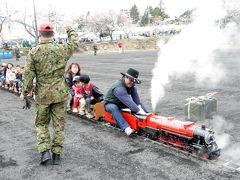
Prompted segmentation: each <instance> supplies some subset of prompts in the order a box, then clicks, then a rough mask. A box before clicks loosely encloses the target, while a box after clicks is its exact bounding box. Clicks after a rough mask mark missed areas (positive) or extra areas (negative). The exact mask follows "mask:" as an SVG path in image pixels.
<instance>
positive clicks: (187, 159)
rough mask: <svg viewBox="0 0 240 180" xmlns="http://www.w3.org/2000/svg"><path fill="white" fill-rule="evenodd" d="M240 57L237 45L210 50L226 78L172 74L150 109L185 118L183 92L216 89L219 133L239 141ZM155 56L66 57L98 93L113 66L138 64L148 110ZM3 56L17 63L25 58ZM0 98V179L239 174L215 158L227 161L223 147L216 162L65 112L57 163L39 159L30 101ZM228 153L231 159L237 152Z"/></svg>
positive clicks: (115, 73) (115, 72)
mask: <svg viewBox="0 0 240 180" xmlns="http://www.w3.org/2000/svg"><path fill="white" fill-rule="evenodd" d="M239 57H240V49H234V50H231V49H228V50H219V51H218V52H217V54H216V58H217V59H218V60H219V61H221V62H222V63H223V64H224V66H225V68H226V79H224V80H223V81H222V82H221V83H220V84H219V85H218V87H216V88H206V87H196V85H195V83H194V80H193V79H192V78H191V77H185V78H184V79H178V80H174V81H173V82H172V86H171V87H169V88H168V89H167V93H166V96H165V97H164V98H163V99H162V101H161V102H160V103H159V105H158V107H157V112H158V113H159V114H160V115H162V116H173V117H176V118H178V119H184V100H185V99H186V98H187V97H191V96H199V95H204V94H206V93H208V92H212V91H217V92H219V95H218V96H217V99H218V115H219V116H221V117H222V119H223V120H224V121H226V124H225V126H224V128H223V129H221V133H222V134H228V135H229V137H230V140H231V144H233V145H238V144H240V136H239V135H240V131H239V130H240V125H239V123H238V121H239V115H240V113H239V100H240V91H239V90H240V87H239V79H240V77H239V76H240V75H239V67H240V66H239V65H240V63H239ZM156 61H157V51H141V52H127V53H125V54H118V53H108V54H99V55H97V56H93V55H89V54H75V55H74V56H73V57H72V58H71V60H70V62H78V63H80V64H81V68H82V72H83V73H86V74H89V75H90V77H91V80H92V81H93V82H94V83H95V84H96V85H97V86H98V87H99V88H100V89H101V90H102V91H103V92H106V90H107V89H108V87H109V86H110V84H111V83H113V82H114V81H115V80H116V79H118V78H120V77H121V76H120V72H126V70H127V69H128V68H129V67H132V68H136V69H138V70H139V71H140V79H141V80H142V81H143V84H141V85H139V87H138V90H139V94H140V97H141V100H142V102H143V103H144V104H145V106H146V107H147V108H148V109H149V111H151V102H150V94H149V89H150V81H151V77H152V69H153V67H154V64H155V62H156ZM2 62H13V63H14V64H15V65H16V64H20V65H23V64H24V59H21V61H19V62H16V61H15V60H13V59H12V60H2ZM0 100H1V103H0V179H4V180H5V179H9V180H12V179H14V180H15V179H16V180H19V179H31V180H32V179H59V180H60V179H180V180H181V179H184V180H185V179H204V180H205V179H234V180H235V179H240V173H239V172H237V171H235V170H234V169H230V168H228V167H226V166H224V165H223V164H222V163H221V161H222V160H225V161H228V160H232V159H230V157H231V156H230V155H229V154H228V152H229V151H227V150H228V149H227V148H225V149H222V156H221V161H220V160H217V161H214V162H209V161H204V160H201V159H198V158H196V157H193V156H190V155H187V154H185V153H182V152H179V151H176V150H174V149H171V148H168V147H165V146H163V145H159V144H154V143H151V141H148V140H145V139H144V138H142V137H139V136H133V137H127V136H126V135H125V134H124V133H122V132H121V131H118V130H115V129H113V128H111V127H107V126H103V125H101V124H99V123H94V122H90V121H87V120H83V119H79V118H77V117H73V116H71V115H69V116H68V118H67V124H66V128H65V135H66V139H65V150H64V153H63V155H62V157H63V162H62V165H61V166H52V165H48V166H41V165H39V157H40V155H39V154H38V152H37V150H36V139H35V136H36V133H35V129H34V115H35V107H34V106H33V108H31V109H30V110H22V109H21V107H22V104H21V102H20V100H19V98H18V97H17V96H16V95H14V94H11V93H9V92H6V91H4V90H2V89H0ZM217 123H218V122H217ZM219 123H220V122H219ZM221 133H220V132H218V134H221ZM218 141H221V139H218ZM231 144H230V145H231ZM238 148H239V147H238ZM235 149H237V148H235ZM233 153H235V154H234V156H235V160H236V163H238V162H239V153H237V154H236V152H233ZM228 158H229V159H228ZM233 160H234V159H233Z"/></svg>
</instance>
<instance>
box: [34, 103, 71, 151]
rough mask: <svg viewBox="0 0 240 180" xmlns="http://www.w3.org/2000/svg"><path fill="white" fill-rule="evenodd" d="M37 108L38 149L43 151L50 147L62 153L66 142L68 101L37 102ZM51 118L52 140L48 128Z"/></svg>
mask: <svg viewBox="0 0 240 180" xmlns="http://www.w3.org/2000/svg"><path fill="white" fill-rule="evenodd" d="M36 108H37V114H36V119H35V127H36V131H37V141H38V146H37V147H38V151H39V152H43V151H45V150H47V149H49V150H52V152H54V153H56V154H61V152H62V151H63V142H64V124H65V121H66V102H65V101H63V102H60V103H53V104H39V103H36ZM51 120H52V125H53V137H52V141H51V136H50V133H49V129H48V126H49V123H50V121H51Z"/></svg>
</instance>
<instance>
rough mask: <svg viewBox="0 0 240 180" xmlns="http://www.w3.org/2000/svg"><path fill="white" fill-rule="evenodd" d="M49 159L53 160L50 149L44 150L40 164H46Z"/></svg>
mask: <svg viewBox="0 0 240 180" xmlns="http://www.w3.org/2000/svg"><path fill="white" fill-rule="evenodd" d="M49 160H51V156H50V152H49V150H46V151H43V152H42V153H41V160H40V164H41V165H46V164H47V162H48V161H49Z"/></svg>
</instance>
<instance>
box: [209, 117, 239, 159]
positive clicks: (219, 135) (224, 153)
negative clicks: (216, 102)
mask: <svg viewBox="0 0 240 180" xmlns="http://www.w3.org/2000/svg"><path fill="white" fill-rule="evenodd" d="M212 125H213V127H214V129H213V130H214V131H215V132H216V134H215V138H216V142H217V144H218V146H219V148H221V149H222V150H221V157H222V158H223V159H225V160H228V161H231V162H235V163H240V156H239V154H240V144H239V143H235V142H233V139H231V136H230V135H229V134H227V133H226V132H225V130H226V127H228V129H232V128H233V125H232V124H230V123H229V122H227V121H226V120H225V119H224V118H223V117H220V116H216V117H214V119H213V124H212Z"/></svg>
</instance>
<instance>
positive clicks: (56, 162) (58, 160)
mask: <svg viewBox="0 0 240 180" xmlns="http://www.w3.org/2000/svg"><path fill="white" fill-rule="evenodd" d="M52 163H53V165H60V164H61V157H60V154H55V153H54V152H52Z"/></svg>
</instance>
